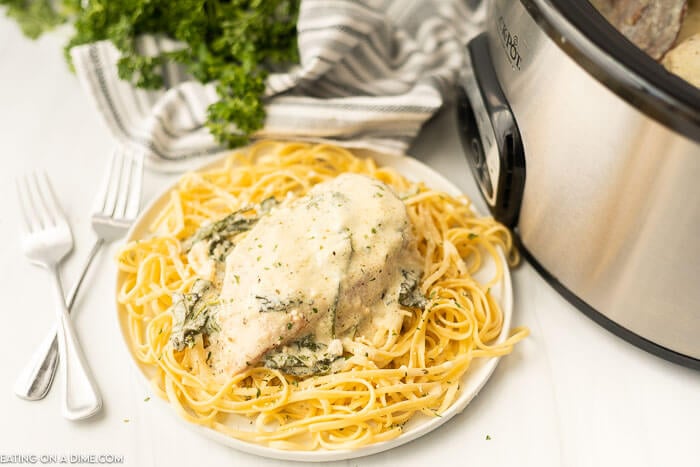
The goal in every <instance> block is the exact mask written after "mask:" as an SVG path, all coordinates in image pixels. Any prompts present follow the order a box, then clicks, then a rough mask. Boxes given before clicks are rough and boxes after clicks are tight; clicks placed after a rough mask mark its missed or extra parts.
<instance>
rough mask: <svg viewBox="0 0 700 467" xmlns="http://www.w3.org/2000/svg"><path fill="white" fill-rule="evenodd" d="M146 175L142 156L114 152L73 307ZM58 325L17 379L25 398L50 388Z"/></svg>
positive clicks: (124, 225)
mask: <svg viewBox="0 0 700 467" xmlns="http://www.w3.org/2000/svg"><path fill="white" fill-rule="evenodd" d="M142 177H143V157H142V156H141V155H140V154H132V155H125V154H124V153H123V152H122V151H120V150H115V151H114V152H113V153H112V157H111V159H110V162H109V165H108V167H107V171H106V173H105V178H104V181H103V184H102V189H101V190H100V195H99V196H98V197H97V203H96V206H95V212H94V213H93V215H92V228H93V230H94V231H95V234H96V235H97V239H96V240H95V244H94V245H93V247H92V250H91V251H90V254H89V255H88V258H87V260H86V261H85V264H84V265H83V268H82V272H81V274H80V276H79V278H78V280H77V281H76V283H75V285H74V286H73V288H72V289H71V291H70V293H69V295H68V297H67V298H66V303H67V306H68V310H70V309H71V308H72V306H73V303H74V302H75V298H76V296H77V294H78V291H79V290H80V285H81V284H82V282H83V279H84V278H85V275H86V273H87V271H88V269H89V268H90V264H91V263H92V261H93V259H94V258H95V256H96V255H97V253H98V252H99V251H100V249H101V247H102V246H103V245H104V243H105V242H110V241H113V240H115V239H117V238H119V237H122V236H123V235H124V234H125V233H126V231H127V230H128V229H129V227H130V226H131V224H132V223H133V221H134V220H135V219H136V216H137V214H138V211H139V206H140V202H141V185H142ZM56 337H57V336H56V328H55V327H54V328H53V329H51V331H50V332H49V333H48V334H47V335H46V338H44V340H43V341H42V343H41V345H40V346H39V347H37V350H36V351H35V352H34V354H33V356H32V358H31V359H30V360H29V362H28V364H27V365H26V366H25V367H24V370H23V371H22V372H21V373H20V375H19V377H18V378H17V381H16V382H15V387H14V391H15V394H16V395H17V396H19V397H21V398H22V399H27V400H39V399H43V398H44V397H45V396H46V394H47V393H48V392H49V389H50V388H51V383H52V381H53V378H54V375H55V373H56V368H57V366H58V357H59V349H58V345H57V341H56Z"/></svg>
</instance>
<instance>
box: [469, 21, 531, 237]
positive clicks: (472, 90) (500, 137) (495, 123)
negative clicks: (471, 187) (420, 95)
mask: <svg viewBox="0 0 700 467" xmlns="http://www.w3.org/2000/svg"><path fill="white" fill-rule="evenodd" d="M467 48H468V51H469V58H470V60H471V68H470V69H468V70H466V72H465V74H464V76H463V79H462V81H461V86H460V87H459V89H458V105H457V109H458V118H459V130H460V137H461V141H462V146H463V147H464V151H465V154H466V156H467V160H468V161H469V165H470V167H471V169H472V173H473V174H474V177H475V178H476V180H477V182H478V184H479V187H480V189H481V193H482V194H483V196H484V198H485V199H486V202H487V203H488V205H489V208H490V209H491V212H492V213H493V215H494V217H495V218H496V219H498V220H499V221H501V222H502V223H504V224H505V225H507V226H509V227H514V226H515V225H516V224H517V221H518V213H519V211H520V201H521V198H522V193H523V189H524V187H525V154H524V150H523V145H522V140H521V138H520V132H519V130H518V126H517V123H516V121H515V117H514V116H513V112H512V111H511V108H510V105H509V104H508V101H507V99H506V97H505V94H504V93H503V90H502V88H501V85H500V83H499V81H498V77H497V75H496V71H495V70H494V68H493V63H492V61H491V53H490V52H489V43H488V37H487V35H486V34H485V33H484V34H480V35H479V36H477V37H475V38H474V39H472V40H471V41H470V42H469V45H468V46H467Z"/></svg>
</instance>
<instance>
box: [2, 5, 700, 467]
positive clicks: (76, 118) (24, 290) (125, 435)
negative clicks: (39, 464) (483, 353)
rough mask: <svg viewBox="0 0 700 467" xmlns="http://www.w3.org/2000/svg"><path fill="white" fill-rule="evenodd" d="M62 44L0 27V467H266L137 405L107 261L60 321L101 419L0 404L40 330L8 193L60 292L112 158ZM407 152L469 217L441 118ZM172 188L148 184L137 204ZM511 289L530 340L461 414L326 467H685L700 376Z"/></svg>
mask: <svg viewBox="0 0 700 467" xmlns="http://www.w3.org/2000/svg"><path fill="white" fill-rule="evenodd" d="M62 40H63V39H62V38H61V37H59V36H56V35H52V36H48V37H44V38H42V39H41V40H39V41H38V42H30V41H28V40H25V39H24V37H23V36H21V34H20V33H19V32H18V30H17V28H16V27H15V25H14V24H13V23H10V22H9V21H7V20H6V19H4V18H3V19H0V203H2V204H1V205H2V207H3V209H2V211H0V265H1V266H0V296H1V297H3V299H2V305H3V306H2V308H3V309H2V310H0V318H1V319H2V325H1V326H0V330H2V331H1V332H2V335H1V336H0V356H1V357H0V359H1V361H2V376H0V461H2V457H1V456H3V455H5V456H8V455H16V454H34V455H37V456H40V455H43V454H112V455H117V456H124V465H128V466H137V467H147V466H162V467H173V466H196V465H234V466H240V465H279V464H280V462H279V461H274V460H268V459H263V458H258V457H254V456H251V455H248V454H244V453H241V452H237V451H234V450H232V449H229V448H227V447H223V446H220V445H217V444H215V443H213V442H211V441H209V440H208V439H205V438H203V437H201V436H200V435H198V434H195V433H194V432H192V431H191V430H189V429H188V428H187V427H186V426H184V425H183V424H182V423H180V422H179V421H178V420H177V419H176V416H175V415H174V414H173V413H171V412H170V411H169V410H168V408H167V407H166V406H165V404H163V403H161V402H160V401H157V400H155V398H154V399H152V400H150V401H144V399H145V398H146V397H148V396H149V395H150V394H149V392H148V391H147V390H146V389H145V388H144V387H143V386H142V385H141V383H140V380H139V378H138V377H137V375H136V373H135V370H133V369H132V365H131V363H130V362H129V356H128V355H127V353H126V350H125V349H124V346H123V344H122V342H121V341H120V334H119V331H118V329H117V324H116V319H115V310H114V305H113V301H114V281H115V265H114V263H113V261H112V257H113V256H114V253H115V250H116V245H111V247H110V248H109V250H108V251H104V252H103V254H102V255H101V256H100V257H99V258H98V261H97V263H96V264H95V266H94V268H93V270H92V273H91V274H90V275H89V277H88V279H87V283H86V284H85V286H84V288H83V292H82V294H81V296H80V298H79V300H78V302H77V304H76V305H77V308H76V313H75V323H76V327H77V329H78V332H79V336H80V340H81V341H82V344H83V346H84V348H85V349H88V351H89V354H88V360H89V362H90V365H91V367H92V369H93V370H94V372H95V375H96V378H97V381H98V384H99V386H100V388H101V390H102V392H103V395H104V400H105V406H104V410H103V411H102V413H101V414H100V415H99V416H97V417H95V418H93V419H91V420H88V421H83V422H77V423H76V422H69V421H67V420H64V419H62V418H61V415H60V413H59V405H60V395H61V390H60V388H61V380H60V379H59V380H58V381H56V383H57V384H55V385H54V386H55V387H54V389H53V390H52V391H51V393H50V394H49V395H48V397H47V398H46V399H44V400H43V401H40V402H26V401H23V400H20V399H18V398H17V397H15V396H14V395H13V393H12V384H13V381H14V379H15V377H16V375H17V374H18V372H19V370H20V368H21V367H22V366H23V365H24V363H25V362H26V360H27V358H28V357H29V355H30V354H31V352H32V350H33V349H34V348H35V347H36V345H37V344H38V342H39V341H40V340H41V339H42V338H43V336H44V334H45V333H46V331H47V330H48V329H49V327H50V325H51V322H52V320H53V309H52V302H51V295H50V293H48V280H47V277H46V275H45V273H44V272H43V271H41V270H39V269H37V268H35V267H33V266H31V265H30V264H29V263H28V261H27V260H26V259H25V258H24V257H23V255H22V253H21V252H20V249H19V239H18V227H17V226H18V222H19V220H18V211H17V207H16V197H15V190H14V180H13V179H14V177H15V176H17V175H18V174H21V173H23V172H25V171H28V170H31V169H45V170H46V171H47V172H48V173H49V174H50V176H51V179H52V181H53V183H54V186H55V189H56V191H57V192H58V194H59V196H60V199H61V202H62V204H63V206H64V208H65V210H66V212H67V215H68V217H69V220H70V222H71V224H72V227H73V233H74V237H75V239H76V247H75V249H74V251H73V254H72V256H70V258H69V259H68V260H67V261H66V262H65V264H64V267H63V270H62V272H63V278H64V283H65V284H66V286H70V285H71V283H72V281H73V279H74V278H75V276H76V273H77V269H78V267H79V266H80V264H81V262H82V261H83V258H84V257H85V255H86V254H87V252H88V249H89V247H90V246H91V242H92V232H91V229H90V225H89V212H90V209H91V203H92V198H93V195H94V194H95V192H96V190H97V188H98V183H99V178H100V176H101V174H102V171H103V168H104V166H105V164H106V158H107V155H108V153H109V150H110V148H111V140H110V136H109V134H108V133H107V131H106V129H105V128H104V127H103V126H102V124H101V122H100V121H99V120H98V118H97V115H96V113H95V111H94V110H93V109H92V108H90V107H89V105H88V102H87V100H86V99H84V98H83V95H82V93H81V89H80V88H79V86H78V82H77V80H76V78H75V77H74V76H73V75H72V74H71V73H70V72H69V71H68V69H67V67H66V64H65V63H64V61H63V56H62V53H61V47H62ZM411 152H412V153H413V154H414V155H415V156H417V157H418V158H419V159H420V160H422V161H423V162H425V163H427V164H428V165H430V166H432V167H434V168H435V169H437V170H438V171H439V172H441V173H443V174H444V175H446V176H447V178H449V179H450V180H452V181H453V182H454V183H456V184H457V185H458V186H459V187H460V188H462V189H463V190H464V191H465V192H466V193H467V194H468V195H470V196H471V197H472V198H473V199H477V201H478V202H477V204H478V205H479V206H481V207H483V206H484V205H483V203H481V200H480V199H479V196H478V193H477V189H476V186H475V184H474V182H473V180H472V178H471V175H470V173H469V169H468V167H467V165H466V162H465V160H464V156H463V155H462V152H461V149H460V147H459V143H458V140H457V136H456V129H455V125H454V115H453V111H452V110H451V109H447V110H446V111H443V112H442V113H441V114H440V115H439V116H437V117H436V118H435V119H433V120H432V121H431V122H429V123H428V124H427V125H426V128H425V130H424V131H423V133H421V135H420V137H419V138H418V140H417V141H416V144H415V146H414V147H413V149H412V151H411ZM171 180H172V177H169V176H164V175H155V174H151V173H149V174H147V175H146V178H145V199H148V198H150V197H151V196H152V195H153V194H155V193H157V192H158V191H159V190H161V189H162V188H163V187H164V186H165V185H166V184H167V183H169V182H170V181H171ZM513 280H514V293H515V316H514V323H515V324H524V325H527V326H529V327H530V329H531V331H532V334H531V336H530V337H529V338H528V339H527V340H526V341H524V342H522V343H521V344H519V345H518V346H517V347H516V349H515V351H514V352H513V354H511V355H510V356H508V357H506V358H504V359H503V360H502V361H501V363H500V365H499V366H498V368H497V370H496V372H495V373H494V375H493V377H492V378H491V380H490V381H489V382H488V384H487V385H486V387H485V388H484V390H483V391H482V393H481V394H480V395H479V396H478V397H477V398H476V399H475V400H474V401H473V402H472V403H471V404H470V405H469V406H468V407H467V409H466V410H465V411H464V412H463V413H462V414H461V415H459V416H457V417H455V418H454V419H452V420H451V421H450V422H449V423H447V424H446V425H444V426H443V427H442V428H440V429H438V430H436V431H434V432H433V433H431V434H430V435H428V436H425V437H423V438H421V439H419V440H417V441H414V442H412V443H409V444H408V445H405V446H403V447H400V448H398V449H395V450H392V451H389V452H385V453H382V454H378V455H374V456H371V457H365V458H361V459H356V460H350V461H346V462H338V463H336V464H333V465H353V466H354V465H362V466H365V465H367V466H380V465H381V466H397V465H402V466H424V465H435V466H438V465H440V466H448V465H474V466H479V465H489V466H537V467H544V466H560V465H561V466H628V465H630V466H631V465H634V466H639V467H641V466H661V465H664V466H666V465H669V466H698V465H700V449H699V447H698V445H699V443H700V372H696V371H691V370H688V369H685V368H682V367H679V366H677V365H674V364H671V363H668V362H666V361H664V360H661V359H659V358H657V357H654V356H652V355H649V354H647V353H645V352H643V351H641V350H639V349H637V348H635V347H633V346H631V345H630V344H627V343H626V342H623V341H622V340H621V339H619V338H618V337H616V336H614V335H612V334H610V333H609V332H607V331H605V330H604V329H602V328H601V327H599V326H598V325H596V324H595V323H593V322H592V321H591V320H589V319H588V318H586V317H585V316H584V315H583V314H582V313H580V312H579V311H577V310H576V309H575V308H574V307H572V306H571V305H569V304H568V303H567V302H566V301H565V300H564V299H563V298H561V297H560V296H559V295H557V294H556V293H555V292H554V290H553V289H552V288H550V287H549V285H547V284H546V283H545V281H544V280H542V279H541V278H540V277H539V276H538V275H537V273H536V272H535V271H534V270H533V268H532V267H530V266H529V265H528V264H522V265H521V266H520V267H519V268H517V269H516V270H515V271H514V272H513ZM125 420H128V422H127V421H125ZM487 435H488V436H490V438H491V439H490V440H487V439H486V436H487ZM290 464H291V463H290Z"/></svg>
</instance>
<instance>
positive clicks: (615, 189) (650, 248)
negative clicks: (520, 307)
mask: <svg viewBox="0 0 700 467" xmlns="http://www.w3.org/2000/svg"><path fill="white" fill-rule="evenodd" d="M482 8H483V9H485V10H486V11H485V20H484V30H483V32H482V33H481V34H480V35H478V36H477V37H475V38H474V39H473V40H472V41H471V42H470V43H469V45H468V51H469V54H468V55H469V58H470V61H471V65H470V66H469V67H468V69H467V70H465V73H464V76H463V78H462V80H461V86H460V90H459V94H460V99H459V105H458V109H459V111H458V114H459V119H460V130H461V137H462V143H463V145H464V147H465V153H466V154H467V158H468V160H469V162H470V165H471V167H472V173H473V174H474V176H475V178H476V180H477V182H478V184H479V187H480V189H481V192H482V194H483V196H484V198H485V199H486V201H487V203H488V205H489V208H490V209H491V211H492V213H493V215H494V216H495V217H496V218H497V219H499V220H500V221H502V222H504V223H505V224H507V225H508V226H510V227H511V228H512V229H513V231H514V233H515V236H516V238H517V240H518V242H519V244H520V249H521V251H522V253H523V254H524V256H525V257H526V258H527V259H528V260H529V261H530V262H531V263H532V264H533V265H534V267H535V268H536V269H537V270H538V271H539V272H540V273H541V274H542V276H543V277H544V278H545V279H547V280H548V281H549V282H550V283H551V284H552V286H553V287H554V288H555V289H556V290H557V291H559V292H560V293H561V294H563V295H564V296H565V297H566V298H567V299H568V300H569V301H570V302H571V303H573V304H574V305H576V307H578V308H579V309H580V310H582V311H583V312H584V313H586V314H587V315H588V316H589V317H590V318H592V319H593V320H595V321H596V322H598V323H599V324H601V325H603V326H604V327H605V328H607V329H608V330H610V331H612V332H614V333H615V334H617V335H619V336H620V337H622V338H623V339H626V340H627V341H629V342H631V343H633V344H635V345H637V346H639V347H641V348H643V349H645V350H647V351H650V352H653V353H654V354H657V355H659V356H661V357H664V358H666V359H668V360H671V361H674V362H676V363H680V364H683V365H686V366H689V367H693V368H696V369H700V91H699V90H698V89H696V88H695V87H693V86H691V85H690V84H688V83H686V82H685V81H683V80H682V79H680V78H678V77H676V76H675V75H672V74H671V73H669V72H667V71H666V70H665V69H664V68H663V67H662V66H661V65H659V64H658V63H656V62H655V61H654V60H652V59H651V58H650V57H648V56H647V55H646V54H645V53H644V52H642V51H641V50H639V49H637V48H636V47H635V46H634V45H633V44H632V43H630V42H628V41H627V40H626V39H625V37H624V36H623V35H622V34H620V33H619V32H618V31H617V30H615V29H614V28H613V27H612V26H611V25H610V24H609V23H608V22H607V21H606V20H605V19H604V18H603V17H602V16H601V15H600V14H599V13H598V12H597V11H596V10H595V9H594V8H593V6H591V4H590V3H589V2H587V1H585V0H489V1H485V2H482ZM520 292H521V293H526V291H520Z"/></svg>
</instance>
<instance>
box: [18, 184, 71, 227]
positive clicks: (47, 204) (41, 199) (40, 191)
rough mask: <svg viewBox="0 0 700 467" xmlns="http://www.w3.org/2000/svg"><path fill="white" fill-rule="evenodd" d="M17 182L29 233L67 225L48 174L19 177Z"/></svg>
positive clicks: (23, 217)
mask: <svg viewBox="0 0 700 467" xmlns="http://www.w3.org/2000/svg"><path fill="white" fill-rule="evenodd" d="M15 182H16V187H17V197H18V199H19V205H20V206H19V207H20V211H21V212H22V219H24V224H25V227H26V229H27V231H28V232H35V231H37V230H40V229H48V228H50V227H57V226H59V225H60V224H65V223H66V220H65V215H64V214H63V211H62V210H61V207H60V205H59V203H58V200H57V199H56V194H55V193H54V191H53V187H52V186H51V182H50V181H49V177H48V175H46V172H42V173H41V174H38V173H36V172H32V173H29V174H27V175H25V176H24V177H18V178H17V179H16V180H15Z"/></svg>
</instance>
